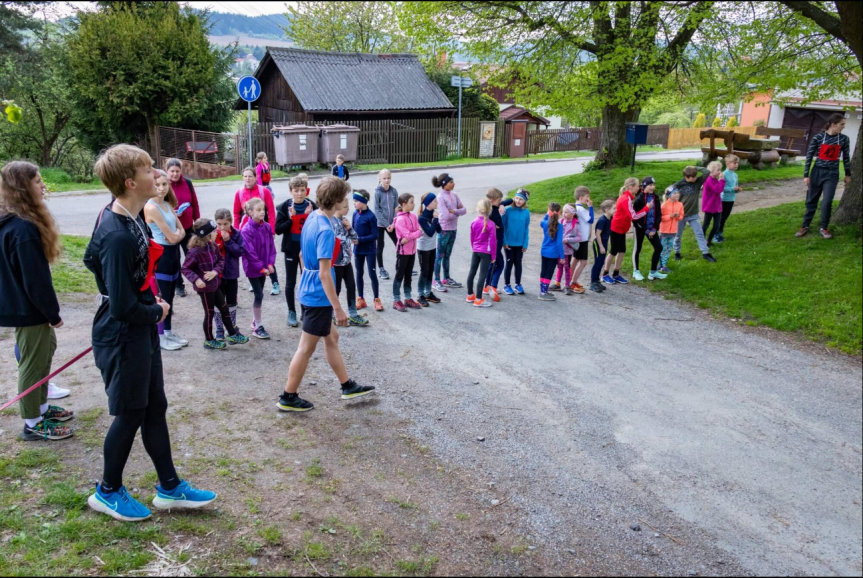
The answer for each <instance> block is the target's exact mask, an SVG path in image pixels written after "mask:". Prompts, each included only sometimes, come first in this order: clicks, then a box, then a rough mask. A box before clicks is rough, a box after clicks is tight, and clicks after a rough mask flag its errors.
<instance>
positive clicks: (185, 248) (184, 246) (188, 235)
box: [177, 207, 192, 288]
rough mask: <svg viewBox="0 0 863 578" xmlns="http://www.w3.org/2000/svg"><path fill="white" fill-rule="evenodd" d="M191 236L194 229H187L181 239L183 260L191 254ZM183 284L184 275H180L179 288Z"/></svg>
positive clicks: (178, 279) (178, 278)
mask: <svg viewBox="0 0 863 578" xmlns="http://www.w3.org/2000/svg"><path fill="white" fill-rule="evenodd" d="M190 208H191V207H190ZM191 238H192V229H186V236H185V237H183V240H182V241H180V247H181V248H182V249H183V260H185V259H186V255H188V254H189V239H191ZM178 256H179V255H178ZM182 286H183V276H182V275H180V276H179V277H177V287H178V288H179V287H182Z"/></svg>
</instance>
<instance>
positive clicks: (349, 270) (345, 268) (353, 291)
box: [333, 262, 357, 312]
mask: <svg viewBox="0 0 863 578" xmlns="http://www.w3.org/2000/svg"><path fill="white" fill-rule="evenodd" d="M333 272H335V274H336V295H341V294H342V282H344V284H345V290H346V291H347V294H348V295H347V297H348V311H350V312H353V311H355V310H356V307H357V285H356V283H355V282H354V268H353V267H351V264H350V262H348V264H347V265H336V266H335V267H333Z"/></svg>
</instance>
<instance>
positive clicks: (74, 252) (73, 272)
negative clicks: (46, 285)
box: [51, 235, 97, 293]
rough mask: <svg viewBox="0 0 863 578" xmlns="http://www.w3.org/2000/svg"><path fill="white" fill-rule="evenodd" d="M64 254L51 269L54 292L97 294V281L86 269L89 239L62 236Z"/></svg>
mask: <svg viewBox="0 0 863 578" xmlns="http://www.w3.org/2000/svg"><path fill="white" fill-rule="evenodd" d="M60 242H61V243H62V244H63V253H62V255H61V256H60V261H58V262H57V263H56V264H55V265H54V266H53V267H52V268H51V277H52V278H53V280H54V291H56V292H57V293H96V291H97V289H96V281H95V279H93V274H92V273H91V272H90V271H89V270H88V269H87V268H86V267H84V263H83V262H82V260H83V259H84V250H85V249H86V248H87V243H89V242H90V238H89V237H77V236H74V235H62V236H61V237H60Z"/></svg>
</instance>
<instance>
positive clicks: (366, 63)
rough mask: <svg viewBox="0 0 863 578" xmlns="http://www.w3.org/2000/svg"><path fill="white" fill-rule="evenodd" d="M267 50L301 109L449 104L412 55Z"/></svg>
mask: <svg viewBox="0 0 863 578" xmlns="http://www.w3.org/2000/svg"><path fill="white" fill-rule="evenodd" d="M267 52H268V55H269V56H270V57H271V58H272V59H273V62H275V64H276V66H277V67H278V68H279V70H280V71H281V73H282V76H284V77H285V80H286V81H287V82H288V85H289V86H290V87H291V90H293V91H294V94H295V95H296V97H297V99H298V100H299V101H300V104H301V105H302V106H303V109H304V110H305V111H306V112H314V111H341V110H345V111H352V110H427V109H435V110H439V109H451V108H453V105H452V103H451V102H450V101H449V99H448V98H447V97H446V95H445V94H444V93H443V91H442V90H441V89H440V87H439V86H438V85H437V84H435V83H434V82H432V81H431V80H429V78H428V76H426V74H425V71H424V70H423V67H422V65H421V64H420V62H419V59H418V58H417V57H416V55H414V54H358V53H354V52H319V51H315V50H297V49H293V48H274V47H267ZM265 60H266V58H265ZM262 69H263V66H260V67H258V72H261V71H262ZM256 76H257V75H256Z"/></svg>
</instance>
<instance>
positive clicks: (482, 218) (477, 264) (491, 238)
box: [467, 199, 497, 307]
mask: <svg viewBox="0 0 863 578" xmlns="http://www.w3.org/2000/svg"><path fill="white" fill-rule="evenodd" d="M492 209H493V207H492V206H491V201H490V200H488V199H480V200H479V202H478V203H477V204H476V212H477V213H478V215H477V217H476V219H474V220H473V222H472V223H471V224H470V248H471V250H472V251H473V255H472V256H471V259H470V270H469V271H468V274H467V293H468V295H467V302H468V303H473V305H474V307H491V300H490V299H483V296H482V290H483V287H484V286H485V277H486V273H487V272H488V268H489V265H490V264H491V263H494V260H495V256H496V255H497V233H496V232H495V224H494V223H493V222H492V221H491V219H490V218H489V216H490V215H491V212H492ZM477 271H479V279H478V280H477V282H476V285H474V283H473V282H474V279H475V278H476V276H477ZM474 287H476V289H474Z"/></svg>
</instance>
